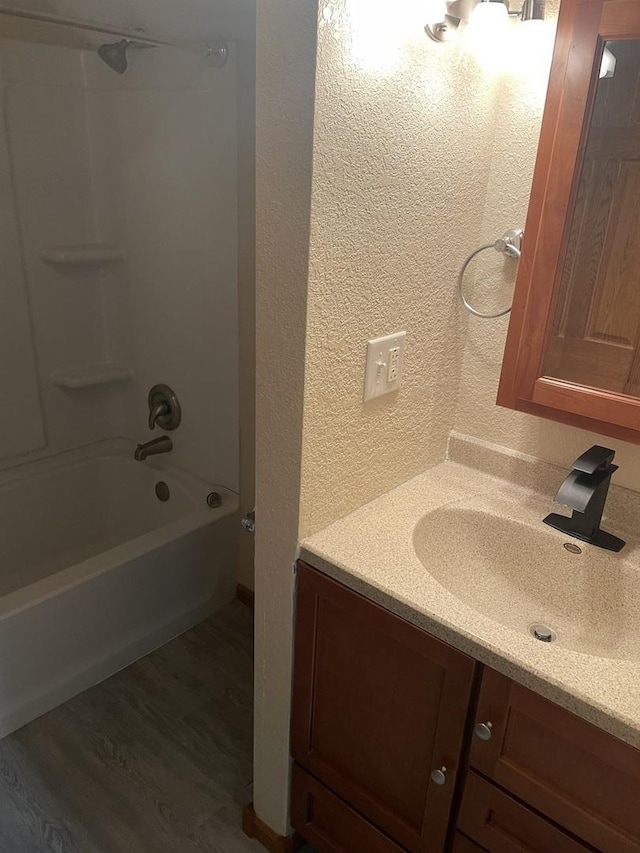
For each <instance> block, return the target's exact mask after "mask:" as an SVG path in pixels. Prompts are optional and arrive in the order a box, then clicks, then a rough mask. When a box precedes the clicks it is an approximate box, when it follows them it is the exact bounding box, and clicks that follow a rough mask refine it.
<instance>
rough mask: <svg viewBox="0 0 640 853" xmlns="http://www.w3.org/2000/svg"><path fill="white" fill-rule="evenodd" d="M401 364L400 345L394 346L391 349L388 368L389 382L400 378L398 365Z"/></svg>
mask: <svg viewBox="0 0 640 853" xmlns="http://www.w3.org/2000/svg"><path fill="white" fill-rule="evenodd" d="M399 365H400V347H392V349H390V350H389V367H388V369H387V382H395V381H396V379H397V378H398V367H399Z"/></svg>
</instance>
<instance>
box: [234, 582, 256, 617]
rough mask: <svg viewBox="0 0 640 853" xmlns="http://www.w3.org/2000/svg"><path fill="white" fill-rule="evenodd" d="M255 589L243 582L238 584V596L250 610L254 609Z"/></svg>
mask: <svg viewBox="0 0 640 853" xmlns="http://www.w3.org/2000/svg"><path fill="white" fill-rule="evenodd" d="M253 597H254V596H253V590H252V589H249V587H248V586H245V585H244V584H243V583H239V584H236V598H237V599H238V601H239V602H240V603H241V604H244V606H245V607H248V608H249V610H253Z"/></svg>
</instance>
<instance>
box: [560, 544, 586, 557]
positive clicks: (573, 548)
mask: <svg viewBox="0 0 640 853" xmlns="http://www.w3.org/2000/svg"><path fill="white" fill-rule="evenodd" d="M562 547H563V548H564V550H565V551H569V553H570V554H582V548H581V547H580V546H579V545H576V544H574V543H573V542H565V543H564V545H563V546H562Z"/></svg>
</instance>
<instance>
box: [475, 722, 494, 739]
mask: <svg viewBox="0 0 640 853" xmlns="http://www.w3.org/2000/svg"><path fill="white" fill-rule="evenodd" d="M492 728H493V724H492V723H488V722H487V723H476V725H475V727H474V729H473V733H474V735H475V736H476V737H478V738H480V740H491V729H492Z"/></svg>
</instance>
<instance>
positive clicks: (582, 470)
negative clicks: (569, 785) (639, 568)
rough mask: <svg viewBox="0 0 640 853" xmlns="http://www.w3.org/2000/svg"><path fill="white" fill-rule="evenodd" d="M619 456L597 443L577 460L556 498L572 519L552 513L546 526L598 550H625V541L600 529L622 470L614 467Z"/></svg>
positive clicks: (546, 521) (545, 520)
mask: <svg viewBox="0 0 640 853" xmlns="http://www.w3.org/2000/svg"><path fill="white" fill-rule="evenodd" d="M615 455H616V452H615V450H610V449H609V448H608V447H600V446H599V445H598V444H595V445H594V446H593V447H592V448H590V449H589V450H587V451H586V453H583V454H582V456H580V457H579V458H578V459H576V461H575V462H574V463H573V465H572V466H571V467H572V469H573V470H572V471H571V473H570V474H569V475H568V477H566V478H565V479H564V481H563V482H562V483H561V485H560V488H559V489H558V492H557V494H556V496H555V498H554V500H555V501H556V502H557V503H559V504H564V506H568V507H569V509H572V510H573V513H572V514H571V518H567V516H565V515H559V514H558V513H555V512H552V513H551V515H548V516H547V517H546V518H545V519H544V523H545V524H548V525H549V526H550V527H553V528H555V529H556V530H561V531H562V532H563V533H567V534H568V535H569V536H573V537H575V538H576V539H582V541H583V542H590V543H591V544H592V545H596V546H597V547H598V548H605V549H606V550H607V551H621V550H622V548H623V547H624V545H625V542H624V540H623V539H618V537H617V536H613V535H612V534H611V533H607V532H606V531H605V530H601V529H600V522H601V521H602V513H603V511H604V504H605V501H606V500H607V492H608V491H609V485H610V484H611V476H612V474H613V473H614V472H615V471H617V470H618V466H617V465H613V464H612V463H613V457H614V456H615Z"/></svg>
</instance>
